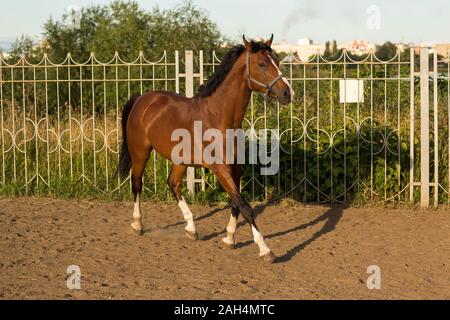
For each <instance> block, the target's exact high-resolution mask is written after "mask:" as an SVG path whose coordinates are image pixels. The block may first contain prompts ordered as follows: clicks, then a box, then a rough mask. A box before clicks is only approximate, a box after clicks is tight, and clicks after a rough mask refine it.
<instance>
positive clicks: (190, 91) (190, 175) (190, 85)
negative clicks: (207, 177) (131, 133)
mask: <svg viewBox="0 0 450 320" xmlns="http://www.w3.org/2000/svg"><path fill="white" fill-rule="evenodd" d="M184 63H185V72H184V73H185V79H186V82H185V83H186V90H185V94H186V97H188V98H191V97H193V96H194V52H193V51H191V50H189V51H186V52H185V62H184ZM192 138H193V137H192ZM186 182H187V188H188V191H189V193H190V194H194V193H195V168H188V169H187V180H186Z"/></svg>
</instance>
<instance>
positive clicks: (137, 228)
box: [131, 223, 144, 236]
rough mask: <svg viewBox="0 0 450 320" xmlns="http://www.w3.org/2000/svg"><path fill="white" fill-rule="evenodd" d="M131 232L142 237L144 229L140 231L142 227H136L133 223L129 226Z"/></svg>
mask: <svg viewBox="0 0 450 320" xmlns="http://www.w3.org/2000/svg"><path fill="white" fill-rule="evenodd" d="M131 230H133V233H134V234H136V235H138V236H142V235H144V229H142V227H141V228H139V227H136V226H135V224H134V223H132V224H131Z"/></svg>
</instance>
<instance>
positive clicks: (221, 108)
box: [209, 60, 251, 128]
mask: <svg viewBox="0 0 450 320" xmlns="http://www.w3.org/2000/svg"><path fill="white" fill-rule="evenodd" d="M250 94H251V91H250V89H249V87H248V84H247V82H246V81H245V64H242V61H239V60H238V61H237V62H236V64H235V66H234V67H233V69H232V70H231V71H230V73H229V74H228V76H227V77H226V79H225V80H224V82H223V83H222V84H221V85H220V86H219V87H218V88H217V90H216V91H215V92H214V93H213V94H212V95H211V97H210V98H211V99H210V101H211V103H210V104H209V105H210V106H211V107H212V108H214V109H215V110H214V111H215V113H217V116H218V117H219V119H220V121H221V122H222V123H221V124H222V127H224V128H238V127H240V126H241V125H242V121H243V120H244V115H245V112H246V111H247V106H248V103H249V101H250Z"/></svg>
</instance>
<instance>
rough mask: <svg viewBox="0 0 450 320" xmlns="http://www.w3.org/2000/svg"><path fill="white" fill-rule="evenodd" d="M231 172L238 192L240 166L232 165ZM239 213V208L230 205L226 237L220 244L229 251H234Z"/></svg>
mask: <svg viewBox="0 0 450 320" xmlns="http://www.w3.org/2000/svg"><path fill="white" fill-rule="evenodd" d="M231 170H232V176H233V181H234V184H235V185H236V187H237V189H238V191H240V184H241V177H242V165H240V164H233V165H232V166H231ZM239 213H240V210H239V207H238V206H236V205H234V204H232V207H231V216H230V221H229V222H228V226H227V229H226V230H227V235H226V237H225V238H223V239H222V242H223V243H224V244H225V245H226V247H227V248H230V249H234V248H235V247H236V236H235V233H236V228H237V221H238V218H239Z"/></svg>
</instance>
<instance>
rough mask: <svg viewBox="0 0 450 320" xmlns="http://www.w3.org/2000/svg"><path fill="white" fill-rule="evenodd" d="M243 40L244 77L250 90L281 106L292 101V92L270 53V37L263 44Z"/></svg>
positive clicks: (271, 39)
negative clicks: (262, 94)
mask: <svg viewBox="0 0 450 320" xmlns="http://www.w3.org/2000/svg"><path fill="white" fill-rule="evenodd" d="M243 39H244V45H245V50H246V52H245V55H246V57H245V59H246V62H245V63H246V77H247V81H248V85H249V87H250V89H252V90H255V91H258V92H261V93H264V94H266V95H268V96H271V97H274V98H276V99H277V100H278V102H280V103H281V104H287V103H290V102H291V101H292V98H293V97H294V91H293V90H292V87H291V85H290V84H289V82H288V81H287V79H286V77H285V76H284V75H283V74H282V73H281V71H280V61H279V60H278V58H277V57H276V56H275V55H274V53H273V52H272V41H273V34H272V37H271V38H270V39H269V40H267V41H265V42H263V41H261V42H255V41H247V39H245V36H244V37H243Z"/></svg>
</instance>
